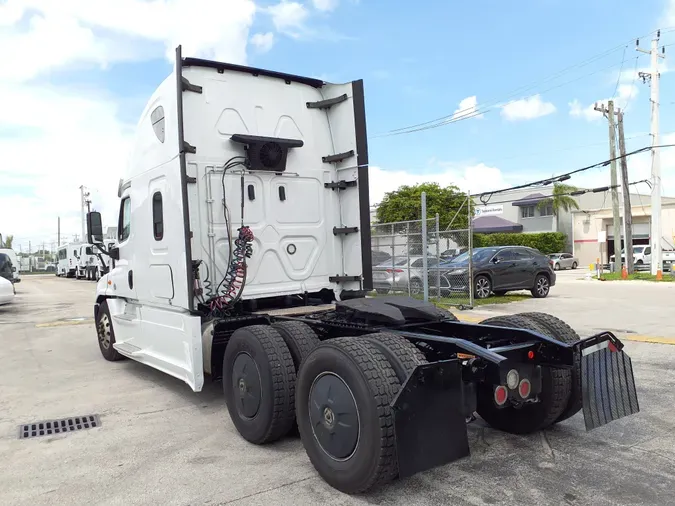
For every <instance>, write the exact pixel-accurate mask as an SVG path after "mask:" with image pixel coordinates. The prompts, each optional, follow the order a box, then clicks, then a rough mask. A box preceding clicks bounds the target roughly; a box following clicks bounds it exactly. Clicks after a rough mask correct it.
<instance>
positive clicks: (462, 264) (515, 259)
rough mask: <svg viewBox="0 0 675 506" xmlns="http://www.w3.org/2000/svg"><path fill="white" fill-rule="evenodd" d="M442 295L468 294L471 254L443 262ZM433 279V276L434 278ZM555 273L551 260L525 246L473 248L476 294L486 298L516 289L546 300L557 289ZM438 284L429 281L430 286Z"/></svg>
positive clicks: (441, 273) (477, 296)
mask: <svg viewBox="0 0 675 506" xmlns="http://www.w3.org/2000/svg"><path fill="white" fill-rule="evenodd" d="M438 268H439V269H440V271H441V272H440V280H441V293H443V292H445V293H448V292H455V291H461V292H466V291H467V286H466V285H467V282H468V272H469V254H468V252H467V253H462V254H461V255H459V256H457V257H455V258H453V259H452V260H450V261H449V262H443V263H441V264H440V265H439V266H438ZM433 277H434V276H433V275H432V276H430V278H433ZM555 279H556V274H555V272H554V271H553V269H552V268H551V263H550V259H549V258H548V257H547V256H546V255H544V254H542V253H541V252H540V251H537V250H535V249H533V248H528V247H525V246H495V247H487V248H474V250H473V281H474V295H475V297H476V298H477V299H486V298H487V297H489V296H490V294H491V293H494V294H495V295H504V294H505V293H506V292H509V291H513V290H529V291H530V292H531V293H532V297H536V298H543V297H546V296H547V295H548V293H549V291H550V289H551V287H552V286H555ZM434 285H436V281H435V280H433V284H432V280H431V279H430V280H429V286H430V287H431V286H434Z"/></svg>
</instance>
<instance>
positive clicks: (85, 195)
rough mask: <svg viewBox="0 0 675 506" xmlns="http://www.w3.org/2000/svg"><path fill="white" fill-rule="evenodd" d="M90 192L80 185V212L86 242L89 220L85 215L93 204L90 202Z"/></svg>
mask: <svg viewBox="0 0 675 506" xmlns="http://www.w3.org/2000/svg"><path fill="white" fill-rule="evenodd" d="M89 195H90V194H89V192H88V191H86V188H85V186H84V185H80V197H81V200H80V211H81V213H82V237H83V239H82V240H84V237H87V225H86V223H87V220H86V218H85V213H86V212H87V211H86V209H87V207H88V206H89V204H90V203H91V200H89Z"/></svg>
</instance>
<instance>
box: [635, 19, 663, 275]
mask: <svg viewBox="0 0 675 506" xmlns="http://www.w3.org/2000/svg"><path fill="white" fill-rule="evenodd" d="M659 38H661V30H658V31H657V32H656V38H654V39H652V47H651V49H650V50H649V51H646V50H644V49H642V48H640V40H639V39H638V40H636V41H635V46H636V49H637V50H638V51H640V52H641V53H645V54H648V55H650V56H651V70H650V71H649V72H640V73H639V74H638V75H639V76H640V77H641V78H642V82H643V83H646V82H647V80H649V82H650V84H651V96H650V101H651V103H652V113H651V117H652V121H651V135H652V226H651V232H650V234H649V235H650V237H651V243H652V262H651V265H652V274H654V275H656V276H660V275H661V274H662V272H661V270H662V269H663V263H662V262H663V258H662V253H661V236H662V232H663V231H662V227H661V157H660V154H659V148H657V147H656V146H658V145H659V81H660V80H661V75H660V74H659V58H665V52H666V49H665V47H662V48H661V54H659Z"/></svg>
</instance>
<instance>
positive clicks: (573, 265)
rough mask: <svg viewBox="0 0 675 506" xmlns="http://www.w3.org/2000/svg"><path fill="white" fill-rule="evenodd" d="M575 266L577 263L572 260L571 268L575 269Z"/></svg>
mask: <svg viewBox="0 0 675 506" xmlns="http://www.w3.org/2000/svg"><path fill="white" fill-rule="evenodd" d="M576 268H577V263H576V262H574V263H573V264H572V270H574V269H576Z"/></svg>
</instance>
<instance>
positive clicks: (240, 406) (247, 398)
mask: <svg viewBox="0 0 675 506" xmlns="http://www.w3.org/2000/svg"><path fill="white" fill-rule="evenodd" d="M261 383H262V382H261V380H260V371H259V370H258V364H256V363H255V361H254V360H253V358H252V357H251V355H249V354H248V353H246V352H242V353H239V355H237V357H236V358H235V359H234V365H233V367H232V389H233V391H234V397H235V400H236V404H237V411H238V412H239V413H240V414H241V415H242V416H243V417H244V418H249V419H250V418H254V417H255V416H256V415H257V414H258V410H259V409H260V401H261V399H262V388H261Z"/></svg>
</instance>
